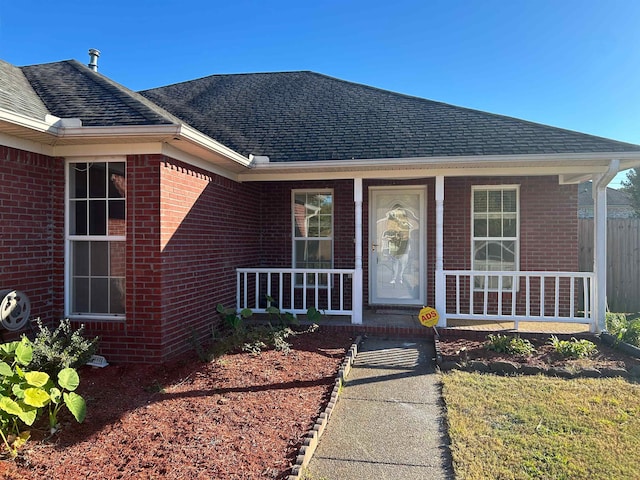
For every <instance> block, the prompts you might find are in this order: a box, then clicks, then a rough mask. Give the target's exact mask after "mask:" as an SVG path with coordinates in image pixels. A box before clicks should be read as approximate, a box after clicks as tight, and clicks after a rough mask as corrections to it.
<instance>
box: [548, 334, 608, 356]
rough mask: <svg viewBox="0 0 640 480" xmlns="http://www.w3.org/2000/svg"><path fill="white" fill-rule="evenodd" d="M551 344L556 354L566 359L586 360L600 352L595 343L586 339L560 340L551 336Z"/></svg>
mask: <svg viewBox="0 0 640 480" xmlns="http://www.w3.org/2000/svg"><path fill="white" fill-rule="evenodd" d="M549 343H550V344H551V345H552V346H553V348H554V349H555V351H556V352H558V353H559V354H560V355H562V356H563V357H565V358H584V357H588V356H590V355H593V354H594V353H596V352H597V351H598V347H596V344H595V343H593V342H590V341H589V340H585V339H580V340H578V339H576V338H574V337H572V338H571V340H560V339H558V337H556V336H555V335H551V338H550V339H549Z"/></svg>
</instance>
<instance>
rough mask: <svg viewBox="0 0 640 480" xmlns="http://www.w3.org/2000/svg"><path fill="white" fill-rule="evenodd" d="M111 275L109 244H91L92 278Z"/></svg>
mask: <svg viewBox="0 0 640 480" xmlns="http://www.w3.org/2000/svg"><path fill="white" fill-rule="evenodd" d="M108 275H109V242H91V276H92V277H96V276H99V277H106V276H108Z"/></svg>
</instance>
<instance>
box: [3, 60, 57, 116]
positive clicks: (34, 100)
mask: <svg viewBox="0 0 640 480" xmlns="http://www.w3.org/2000/svg"><path fill="white" fill-rule="evenodd" d="M0 79H2V81H0V108H2V109H4V110H8V111H10V112H13V113H18V114H20V115H25V116H27V117H29V118H34V119H37V120H44V117H45V115H47V113H49V112H48V111H47V108H46V107H45V106H44V103H42V100H40V97H38V94H37V93H36V92H35V91H34V90H33V88H31V85H30V84H29V82H28V80H27V79H26V78H25V76H24V74H23V73H22V71H21V70H20V69H19V68H18V67H15V66H13V65H11V64H10V63H7V62H4V61H2V60H0Z"/></svg>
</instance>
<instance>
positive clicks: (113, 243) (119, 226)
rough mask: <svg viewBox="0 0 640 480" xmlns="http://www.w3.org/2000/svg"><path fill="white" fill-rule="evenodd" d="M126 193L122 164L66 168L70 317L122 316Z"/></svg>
mask: <svg viewBox="0 0 640 480" xmlns="http://www.w3.org/2000/svg"><path fill="white" fill-rule="evenodd" d="M126 190H127V187H126V174H125V163H124V162H123V161H105V162H81V163H75V162H74V163H69V164H68V204H67V225H68V235H67V242H68V243H67V248H68V249H67V251H68V262H67V264H68V267H67V268H68V270H67V286H68V288H67V307H66V309H67V312H68V314H69V315H70V316H73V315H90V316H92V317H100V316H103V317H107V318H113V317H123V316H124V313H125V234H126V223H125V211H126V208H125V207H126V204H125V202H126V200H125V198H126Z"/></svg>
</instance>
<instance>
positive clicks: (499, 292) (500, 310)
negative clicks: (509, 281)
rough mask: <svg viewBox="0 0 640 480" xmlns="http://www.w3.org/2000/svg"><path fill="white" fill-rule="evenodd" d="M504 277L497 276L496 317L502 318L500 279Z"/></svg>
mask: <svg viewBox="0 0 640 480" xmlns="http://www.w3.org/2000/svg"><path fill="white" fill-rule="evenodd" d="M503 278H504V277H503V276H502V275H498V316H499V317H501V316H502V296H503V292H502V279H503Z"/></svg>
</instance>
